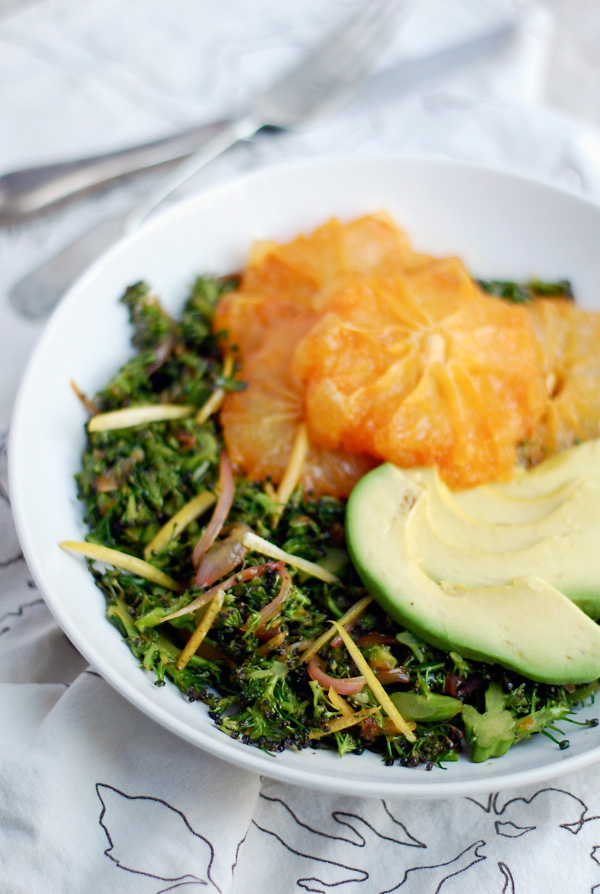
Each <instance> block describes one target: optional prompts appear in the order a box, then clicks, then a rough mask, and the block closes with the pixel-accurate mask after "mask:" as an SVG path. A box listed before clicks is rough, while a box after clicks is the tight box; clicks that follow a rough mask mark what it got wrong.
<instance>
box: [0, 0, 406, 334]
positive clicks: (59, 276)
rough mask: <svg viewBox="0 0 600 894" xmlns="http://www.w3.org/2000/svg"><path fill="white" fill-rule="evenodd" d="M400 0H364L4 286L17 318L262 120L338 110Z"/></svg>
mask: <svg viewBox="0 0 600 894" xmlns="http://www.w3.org/2000/svg"><path fill="white" fill-rule="evenodd" d="M405 2H406V0H366V2H363V4H362V5H361V7H360V8H359V9H358V10H353V11H352V15H351V18H350V19H349V20H348V21H345V22H344V23H343V24H342V25H341V26H340V27H338V28H337V29H335V30H334V31H333V32H331V33H330V34H329V35H328V36H327V37H326V38H325V40H324V41H322V42H321V43H319V45H318V46H316V47H315V48H314V49H313V50H311V51H310V52H309V53H308V54H306V55H305V56H304V58H303V59H302V60H301V61H300V63H299V64H298V65H296V66H295V67H294V68H292V69H291V70H290V71H289V72H288V73H287V74H285V75H284V76H283V77H282V78H281V79H280V80H279V81H278V82H277V83H275V84H273V85H272V86H271V87H270V88H268V89H267V90H265V91H264V92H262V93H260V94H258V95H255V96H254V98H253V99H252V100H251V102H250V103H249V104H248V108H247V110H246V112H245V113H244V114H243V115H241V116H240V117H239V118H237V119H235V120H234V121H232V122H230V123H229V124H227V125H226V126H225V127H224V129H223V130H222V131H220V132H219V133H217V134H216V135H215V136H213V137H212V138H211V139H210V140H208V142H207V143H206V144H205V145H204V146H203V147H202V148H201V149H200V150H199V151H198V152H195V153H194V154H193V155H191V156H189V158H187V159H186V160H185V161H184V162H182V163H181V164H180V165H178V166H177V168H176V169H175V170H173V171H172V172H171V173H170V174H169V175H168V176H166V177H165V178H164V179H162V180H161V181H160V182H159V183H158V184H157V185H156V186H155V187H154V188H153V189H151V190H150V191H149V192H148V193H147V194H146V195H145V196H144V197H143V198H142V200H141V201H139V202H138V203H137V204H136V205H135V207H133V208H132V209H131V210H129V211H128V212H127V213H126V214H124V215H121V216H119V217H116V218H112V219H110V220H105V221H103V222H102V223H101V224H99V225H97V226H95V227H94V229H93V230H91V231H90V232H88V233H86V234H85V235H84V236H82V237H80V238H79V239H77V240H76V241H75V242H73V243H72V244H71V245H69V246H67V247H66V248H65V249H63V250H62V251H61V252H60V253H59V254H57V255H55V256H54V257H53V258H51V259H50V260H49V261H46V262H45V263H44V264H42V265H41V266H40V267H38V268H37V269H35V270H34V271H32V272H31V273H29V274H28V275H27V276H25V277H24V278H23V279H21V280H20V281H19V282H17V283H16V284H15V285H14V286H13V287H12V289H11V290H10V291H9V300H10V302H11V303H12V305H13V306H14V307H15V308H16V310H18V311H19V312H20V313H22V314H23V315H24V316H28V317H31V318H41V317H44V316H46V314H48V313H49V312H50V311H51V310H52V309H53V308H54V307H55V305H56V304H57V302H58V301H59V300H60V298H61V297H62V295H63V294H64V292H65V290H66V289H67V288H68V286H69V285H70V284H71V283H72V282H73V281H74V280H75V279H76V278H77V276H78V275H79V274H80V273H82V272H83V270H84V269H85V268H86V267H87V266H88V265H89V264H90V262H91V261H93V260H94V259H95V258H96V257H98V255H99V254H100V253H101V252H102V251H103V250H105V249H106V248H108V247H109V246H110V245H112V244H113V243H114V242H116V240H117V239H118V238H119V237H120V236H123V235H126V234H128V233H131V232H133V231H134V230H136V229H137V228H138V227H139V226H140V224H141V223H142V222H143V221H144V220H145V219H146V217H147V216H148V215H149V214H150V212H151V211H153V210H154V209H155V208H156V207H157V206H158V205H159V204H160V203H161V202H162V201H163V200H164V199H166V198H167V197H168V196H169V195H171V193H173V192H174V191H175V190H176V189H177V188H178V187H180V186H182V185H183V184H184V183H185V182H186V181H187V180H189V179H190V178H191V177H192V176H193V175H194V174H196V173H197V172H198V171H199V170H200V169H201V168H203V167H205V165H207V164H209V162H211V161H213V159H215V158H217V157H218V156H219V155H221V154H222V153H223V152H225V151H226V150H227V149H229V148H230V147H231V146H233V145H234V144H235V143H237V142H239V141H240V140H247V139H249V138H250V137H252V136H253V135H254V134H255V133H256V132H257V131H258V130H260V129H261V128H262V127H265V126H273V127H278V128H285V129H297V128H300V127H306V126H308V125H310V124H313V123H314V122H315V121H317V120H319V119H321V118H324V117H327V116H329V115H332V114H334V113H335V112H337V111H339V110H340V109H341V108H342V107H343V106H344V105H345V104H346V103H347V102H348V101H349V100H350V99H351V97H352V96H353V94H354V93H355V92H356V91H357V90H358V88H359V87H360V86H361V84H362V83H363V81H364V80H365V79H366V78H367V77H368V75H369V73H370V72H371V70H372V69H373V67H374V64H375V62H376V60H377V58H378V56H379V55H380V53H381V52H382V50H383V49H384V48H385V47H386V46H387V45H388V43H389V42H390V41H391V39H392V37H393V36H394V34H395V31H396V26H397V23H398V19H399V16H400V14H401V12H402V11H403V8H404V6H405Z"/></svg>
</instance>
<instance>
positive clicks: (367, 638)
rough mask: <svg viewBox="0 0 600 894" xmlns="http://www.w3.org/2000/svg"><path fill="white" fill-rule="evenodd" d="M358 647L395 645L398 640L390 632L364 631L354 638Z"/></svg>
mask: <svg viewBox="0 0 600 894" xmlns="http://www.w3.org/2000/svg"><path fill="white" fill-rule="evenodd" d="M356 645H357V646H358V648H359V649H362V647H363V646H384V645H385V646H397V645H398V640H397V639H396V637H395V636H392V634H391V633H366V634H365V635H364V636H359V638H358V639H357V640H356Z"/></svg>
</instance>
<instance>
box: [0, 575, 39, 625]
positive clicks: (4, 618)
mask: <svg viewBox="0 0 600 894" xmlns="http://www.w3.org/2000/svg"><path fill="white" fill-rule="evenodd" d="M0 567H2V563H0ZM43 604H44V600H43V599H42V598H41V597H39V598H38V599H32V600H31V602H24V603H23V604H22V605H20V606H19V607H18V609H16V611H9V612H6V613H5V614H4V615H0V636H2V634H4V633H8V632H9V630H10V629H11V627H12V624H9V623H7V622H8V619H9V618H22V617H23V616H24V613H25V611H26V610H27V609H29V608H34V607H35V606H38V605H43Z"/></svg>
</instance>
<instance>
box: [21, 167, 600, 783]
mask: <svg viewBox="0 0 600 894" xmlns="http://www.w3.org/2000/svg"><path fill="white" fill-rule="evenodd" d="M381 162H385V163H392V164H401V165H403V166H408V167H414V166H417V167H420V168H424V169H427V168H431V167H435V168H436V169H439V168H445V169H447V170H449V171H451V170H471V171H478V172H481V173H482V174H483V175H484V176H486V175H493V176H494V177H500V178H505V179H506V180H510V181H512V182H513V183H514V182H517V183H521V184H523V185H524V186H527V188H531V187H534V188H535V187H537V188H539V189H540V190H543V191H544V192H548V191H549V192H552V193H555V194H557V195H559V196H561V197H563V198H567V199H571V200H573V202H574V203H576V204H578V205H581V204H583V205H587V206H588V207H590V208H593V209H595V211H596V212H600V204H599V203H597V202H595V201H593V200H592V199H590V198H588V197H585V196H580V195H578V194H575V193H573V192H572V191H570V190H568V189H566V188H565V187H563V186H558V185H556V184H552V183H548V182H547V181H545V180H544V179H541V178H536V177H532V176H529V175H526V174H523V173H521V172H518V171H517V172H515V171H513V170H510V169H509V168H504V167H502V166H489V165H482V164H479V163H477V162H471V161H462V160H456V159H451V158H438V157H422V156H408V155H398V154H393V153H369V154H361V155H349V156H342V157H326V158H316V159H315V158H312V159H309V160H302V161H294V162H285V163H280V164H276V165H271V166H269V167H265V168H260V169H258V170H253V171H250V172H247V173H244V174H242V175H240V176H237V177H235V178H233V179H231V180H228V181H226V182H224V183H221V184H219V185H217V186H214V187H211V188H209V189H206V190H204V191H202V192H200V193H198V194H195V195H193V196H190V197H188V198H186V199H184V200H183V201H179V202H177V203H174V204H173V205H172V206H171V207H169V208H167V209H165V210H164V211H161V212H160V213H156V214H153V215H152V217H151V218H150V219H149V220H148V221H147V222H146V223H144V224H143V226H141V227H140V228H139V229H137V230H136V231H135V232H133V233H130V234H128V235H126V236H125V237H123V238H121V239H119V240H118V242H117V243H116V244H115V245H114V246H112V247H111V248H110V249H109V250H108V251H106V252H105V253H104V254H102V255H101V257H99V258H98V259H97V260H96V261H95V262H94V263H93V264H92V265H91V266H90V267H88V269H87V270H86V271H85V272H84V273H83V274H82V275H81V276H80V277H78V279H77V280H76V281H75V282H74V283H73V285H72V286H71V287H70V288H69V289H68V291H67V292H66V293H65V295H64V297H63V299H62V300H61V302H60V303H59V305H58V306H57V308H56V309H55V311H54V312H53V314H52V316H51V318H50V319H49V321H48V323H47V324H46V327H45V330H44V331H43V332H42V334H41V336H40V338H39V339H38V342H37V344H36V345H35V347H34V350H33V352H32V354H31V356H30V357H29V358H28V361H27V364H26V367H25V371H24V373H23V376H22V378H21V382H20V384H19V388H18V391H17V397H16V401H15V405H14V409H13V413H12V419H11V425H10V434H11V436H10V439H9V449H8V473H9V489H10V493H11V501H12V513H13V518H14V523H15V527H16V530H17V535H18V538H19V542H20V544H21V547H22V549H23V554H24V556H25V559H26V562H27V565H28V567H29V570H30V572H31V574H32V576H33V578H34V580H35V581H36V583H37V585H38V587H39V589H40V594H41V595H42V596H43V598H44V601H45V603H46V605H47V606H48V608H49V610H50V612H51V613H52V615H53V616H54V618H55V620H56V621H57V623H58V624H59V625H60V627H61V628H62V630H63V631H64V632H65V633H66V635H67V636H68V638H69V639H70V640H71V642H73V644H74V645H75V647H76V648H77V650H78V651H79V652H80V653H81V654H82V655H83V656H84V658H85V659H86V660H87V661H88V662H89V663H90V665H91V666H92V667H94V669H95V670H97V671H98V672H99V673H100V675H101V676H102V677H103V679H105V680H106V681H107V682H108V683H109V685H111V687H112V688H114V689H115V690H116V691H117V692H119V693H120V694H121V695H122V696H123V697H124V698H126V699H127V700H128V701H129V702H130V704H132V705H133V706H134V707H136V708H137V709H138V710H141V711H143V713H145V714H146V715H147V716H149V717H151V718H152V719H153V720H154V721H156V722H157V723H159V724H160V725H161V726H163V727H164V728H166V729H167V730H169V731H170V732H172V733H174V734H175V735H177V736H179V737H180V738H182V739H184V740H186V741H188V742H190V743H191V744H193V745H195V746H196V747H200V748H201V749H203V750H205V751H207V752H208V753H210V754H212V755H214V756H216V757H219V758H221V759H222V760H224V761H227V762H229V763H233V764H235V765H237V766H240V767H242V768H244V769H246V770H249V771H251V772H254V773H258V774H263V775H266V776H269V777H270V778H273V779H277V780H279V781H282V782H286V783H292V784H295V785H301V786H304V787H309V788H312V789H317V790H323V791H330V792H342V793H344V794H350V795H357V796H360V797H373V796H383V795H387V796H400V795H401V796H405V797H409V798H415V799H416V798H419V799H433V798H440V797H444V798H447V797H459V796H465V795H473V794H482V793H486V792H489V791H491V790H492V789H493V790H500V789H507V788H515V787H517V786H522V785H529V784H534V783H539V782H543V781H545V780H548V779H550V778H553V777H556V776H558V775H560V774H563V773H567V772H569V773H570V772H574V771H576V770H579V769H583V768H585V767H588V766H590V765H591V764H594V763H597V762H598V761H599V760H600V744H599V745H598V746H596V747H595V748H593V749H590V750H588V751H586V752H584V753H582V754H578V755H567V754H564V755H562V754H561V759H560V761H555V762H551V763H549V764H542V765H540V766H538V767H535V768H533V769H532V768H529V769H525V770H516V771H513V772H506V773H503V774H501V775H498V774H495V773H493V772H492V774H491V775H490V777H489V778H488V777H487V776H484V777H481V778H476V779H472V780H465V779H460V780H456V781H447V782H442V783H441V785H436V784H426V783H425V782H424V781H423V782H422V781H421V780H420V779H419V777H421V774H420V773H418V772H415V771H410V772H411V774H413V775H412V776H411V777H410V778H403V779H402V780H398V779H393V778H392V776H390V779H389V782H387V783H383V782H382V783H381V784H374V783H373V781H372V780H369V779H368V778H360V777H356V778H352V779H351V780H348V779H347V778H346V777H345V778H344V784H343V785H340V783H339V781H338V779H337V778H336V774H335V773H333V774H331V773H327V772H325V771H322V772H320V773H317V772H315V771H311V770H310V769H308V768H306V769H303V770H299V769H297V768H294V767H291V768H290V767H288V766H287V765H286V764H285V763H283V762H279V763H278V762H277V760H276V759H275V760H273V759H272V758H271V757H269V756H266V755H264V754H263V753H262V752H260V751H258V750H257V749H253V748H251V747H248V746H240V748H239V749H238V748H237V747H235V748H231V747H229V746H230V745H232V744H235V745H236V746H237V745H238V744H239V743H233V742H232V740H230V739H229V738H228V737H227V736H225V734H222V737H223V743H221V739H219V740H218V741H214V740H213V739H212V738H210V737H208V736H207V735H206V734H205V733H204V731H203V730H196V731H192V730H190V728H189V727H186V726H185V724H183V723H182V722H180V721H179V719H178V718H174V717H173V716H172V715H171V714H170V713H169V712H168V710H165V709H163V708H162V707H161V706H160V705H158V704H156V703H154V702H152V701H151V700H150V701H147V702H146V703H145V704H144V705H141V704H140V698H139V694H138V693H137V692H136V691H135V689H134V688H133V687H132V686H130V684H129V681H128V680H127V679H124V678H121V677H119V676H118V675H116V674H114V673H112V672H111V667H110V664H109V663H108V662H106V663H105V662H103V661H102V660H99V659H98V655H97V654H95V653H94V652H93V650H90V649H89V648H88V646H87V643H84V644H83V645H82V644H81V642H79V641H78V640H79V637H78V631H77V629H74V628H73V625H72V624H71V621H70V618H69V617H68V615H66V614H64V612H62V611H61V606H60V601H57V600H56V599H55V598H54V596H53V595H52V589H53V588H52V586H51V584H49V583H48V581H47V576H46V572H45V569H44V567H43V566H42V565H41V563H40V562H39V560H38V556H37V554H36V549H35V545H34V544H33V543H32V542H31V540H30V536H29V531H28V525H27V507H26V506H24V505H23V503H22V502H21V496H20V488H19V478H20V476H21V475H22V474H23V471H22V468H21V462H20V457H19V452H18V451H17V450H11V444H16V443H18V442H19V440H20V438H22V437H23V435H22V431H23V430H24V427H25V424H26V422H25V418H24V413H25V399H26V395H27V393H28V391H29V389H30V388H31V379H32V377H33V375H34V372H35V366H36V358H38V357H39V356H40V355H41V354H42V353H43V351H44V350H45V349H46V346H47V345H49V344H51V343H52V341H53V339H54V337H55V332H56V331H57V330H60V329H61V327H62V326H63V325H64V320H65V319H68V314H69V310H70V308H71V305H72V304H73V302H76V301H78V300H80V299H78V296H79V295H80V294H81V293H82V292H84V291H85V289H86V288H87V287H88V284H89V283H91V282H93V280H94V279H95V278H96V276H97V275H98V272H99V271H100V270H102V269H103V268H104V267H105V266H106V265H108V264H110V263H111V261H112V259H113V258H114V257H115V256H116V255H117V254H119V253H121V252H123V251H126V250H127V248H128V247H129V246H130V245H131V244H133V243H135V242H137V241H138V240H144V239H145V238H146V237H147V236H148V235H149V234H150V233H153V232H156V231H158V230H160V229H162V228H165V227H169V226H170V225H171V224H172V223H173V222H175V221H176V220H178V219H179V218H180V217H182V216H186V215H188V214H189V213H190V211H193V209H194V208H195V207H196V206H201V205H202V204H203V202H205V201H207V200H208V199H210V198H212V197H214V196H218V195H220V194H223V195H224V196H227V195H228V194H230V193H233V192H234V191H236V190H239V189H240V188H244V186H245V185H246V184H252V183H254V182H256V181H259V182H260V181H261V180H264V179H265V178H267V179H269V178H272V177H273V176H282V175H283V176H287V175H293V174H294V173H295V172H298V171H302V172H306V171H308V172H310V171H311V170H312V169H315V168H318V169H324V168H325V169H326V168H328V167H329V168H332V169H333V168H335V169H336V170H339V169H340V166H344V167H345V166H350V168H352V167H354V166H356V165H369V164H373V163H381ZM136 670H139V667H137V666H136ZM340 769H341V768H340ZM391 772H392V773H393V770H392V771H391ZM421 778H422V777H421Z"/></svg>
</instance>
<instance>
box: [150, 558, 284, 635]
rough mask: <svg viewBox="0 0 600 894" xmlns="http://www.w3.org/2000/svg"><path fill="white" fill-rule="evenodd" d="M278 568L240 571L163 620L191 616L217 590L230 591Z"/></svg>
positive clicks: (268, 565)
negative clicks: (237, 585)
mask: <svg viewBox="0 0 600 894" xmlns="http://www.w3.org/2000/svg"><path fill="white" fill-rule="evenodd" d="M276 566H277V562H266V563H265V564H264V565H250V566H249V567H248V568H244V570H243V571H238V573H237V574H233V575H232V576H231V577H228V578H227V580H225V581H222V582H221V583H220V584H217V585H216V586H215V587H212V588H211V589H210V590H206V591H205V592H204V593H201V594H200V596H197V597H196V598H195V599H194V600H193V601H192V602H190V603H189V604H188V605H186V606H184V607H183V608H180V609H178V610H177V611H176V612H172V613H171V614H170V615H166V616H165V617H164V618H163V619H162V620H163V621H170V620H171V619H172V618H180V617H181V616H182V615H189V614H191V612H195V611H196V609H197V608H200V607H201V606H203V605H206V603H207V602H210V600H211V599H212V598H213V596H214V595H215V593H216V592H217V590H228V589H229V588H230V587H235V585H236V584H242V583H245V582H246V581H249V580H253V579H254V578H255V577H259V576H260V575H261V574H264V573H265V571H269V570H270V569H272V568H275V567H276Z"/></svg>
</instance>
